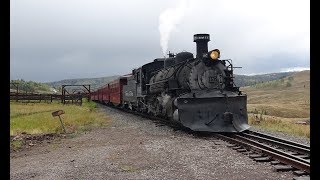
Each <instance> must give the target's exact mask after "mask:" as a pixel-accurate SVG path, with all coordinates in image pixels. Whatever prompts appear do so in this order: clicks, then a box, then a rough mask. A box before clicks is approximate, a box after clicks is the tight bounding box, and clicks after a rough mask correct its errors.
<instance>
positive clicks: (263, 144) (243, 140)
mask: <svg viewBox="0 0 320 180" xmlns="http://www.w3.org/2000/svg"><path fill="white" fill-rule="evenodd" d="M109 107H110V106H109ZM116 109H118V110H120V111H123V112H126V113H130V114H135V115H138V116H141V117H144V118H148V119H151V120H153V121H154V122H155V123H156V124H157V125H160V126H161V125H166V126H170V127H171V128H173V129H175V130H182V131H184V132H186V133H191V134H194V135H196V136H199V137H203V136H205V137H210V136H211V137H212V136H214V137H216V138H218V139H222V140H224V141H228V142H229V143H231V144H232V146H233V148H234V149H236V150H237V151H239V152H244V153H246V154H248V155H249V156H250V157H251V158H253V159H254V160H256V161H260V162H271V164H272V165H274V166H275V168H276V170H277V171H289V170H293V171H294V173H295V174H296V175H298V176H304V175H309V173H310V146H306V145H303V144H299V143H296V142H293V141H289V140H286V139H282V138H279V137H275V136H271V135H268V134H264V133H260V132H255V131H249V130H248V131H245V132H242V133H239V134H232V133H199V132H193V131H191V130H189V129H187V128H185V127H183V126H181V125H179V124H178V123H174V122H172V121H169V120H166V119H163V118H160V117H154V116H150V115H147V114H144V113H139V112H136V111H131V110H127V109H122V108H116Z"/></svg>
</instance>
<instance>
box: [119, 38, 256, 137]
mask: <svg viewBox="0 0 320 180" xmlns="http://www.w3.org/2000/svg"><path fill="white" fill-rule="evenodd" d="M208 41H210V36H209V34H195V35H194V42H196V44H197V55H196V58H194V56H193V54H192V53H190V52H180V53H178V54H176V55H174V54H171V53H169V57H168V58H158V59H155V60H154V61H153V62H150V63H148V64H145V65H143V66H142V67H140V68H137V69H134V70H133V71H132V75H131V76H129V77H127V78H126V81H127V82H126V84H125V85H123V88H122V98H121V105H122V106H123V107H125V108H129V109H131V110H135V111H139V112H144V113H148V114H151V115H154V116H158V117H162V118H166V119H169V120H172V121H176V122H179V123H181V124H182V125H183V126H185V127H187V128H190V129H191V130H193V131H207V132H241V131H244V130H246V129H248V128H249V127H250V126H249V125H248V116H247V96H246V95H245V94H242V92H241V91H239V87H236V86H235V85H234V82H233V66H232V62H231V60H230V59H228V60H220V59H219V57H220V51H219V50H218V49H214V50H212V51H209V52H208Z"/></svg>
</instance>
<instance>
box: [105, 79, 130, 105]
mask: <svg viewBox="0 0 320 180" xmlns="http://www.w3.org/2000/svg"><path fill="white" fill-rule="evenodd" d="M108 85H109V98H110V102H111V103H112V104H114V105H119V104H121V102H122V88H123V85H127V78H126V77H120V78H118V79H116V80H114V81H112V82H111V83H109V84H108Z"/></svg>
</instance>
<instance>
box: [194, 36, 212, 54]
mask: <svg viewBox="0 0 320 180" xmlns="http://www.w3.org/2000/svg"><path fill="white" fill-rule="evenodd" d="M209 41H210V35H209V34H195V35H194V36H193V42H196V43H197V58H202V57H203V54H207V53H208V42H209Z"/></svg>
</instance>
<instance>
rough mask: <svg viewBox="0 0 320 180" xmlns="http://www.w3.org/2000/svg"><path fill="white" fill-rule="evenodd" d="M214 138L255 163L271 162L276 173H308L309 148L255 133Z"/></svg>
mask: <svg viewBox="0 0 320 180" xmlns="http://www.w3.org/2000/svg"><path fill="white" fill-rule="evenodd" d="M215 136H216V137H217V138H219V139H222V140H225V141H228V142H230V143H232V144H233V145H232V146H234V147H233V148H234V149H236V150H237V151H239V152H244V153H248V154H249V156H250V157H251V158H254V159H255V160H256V161H262V162H271V164H273V165H274V166H275V168H276V170H277V171H288V170H294V172H295V174H296V175H299V176H302V175H308V174H309V173H310V147H309V146H306V145H303V144H299V143H296V142H293V141H288V140H285V139H282V138H278V137H275V136H271V135H267V134H264V133H259V132H255V131H246V132H243V133H240V134H223V133H221V134H215Z"/></svg>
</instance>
